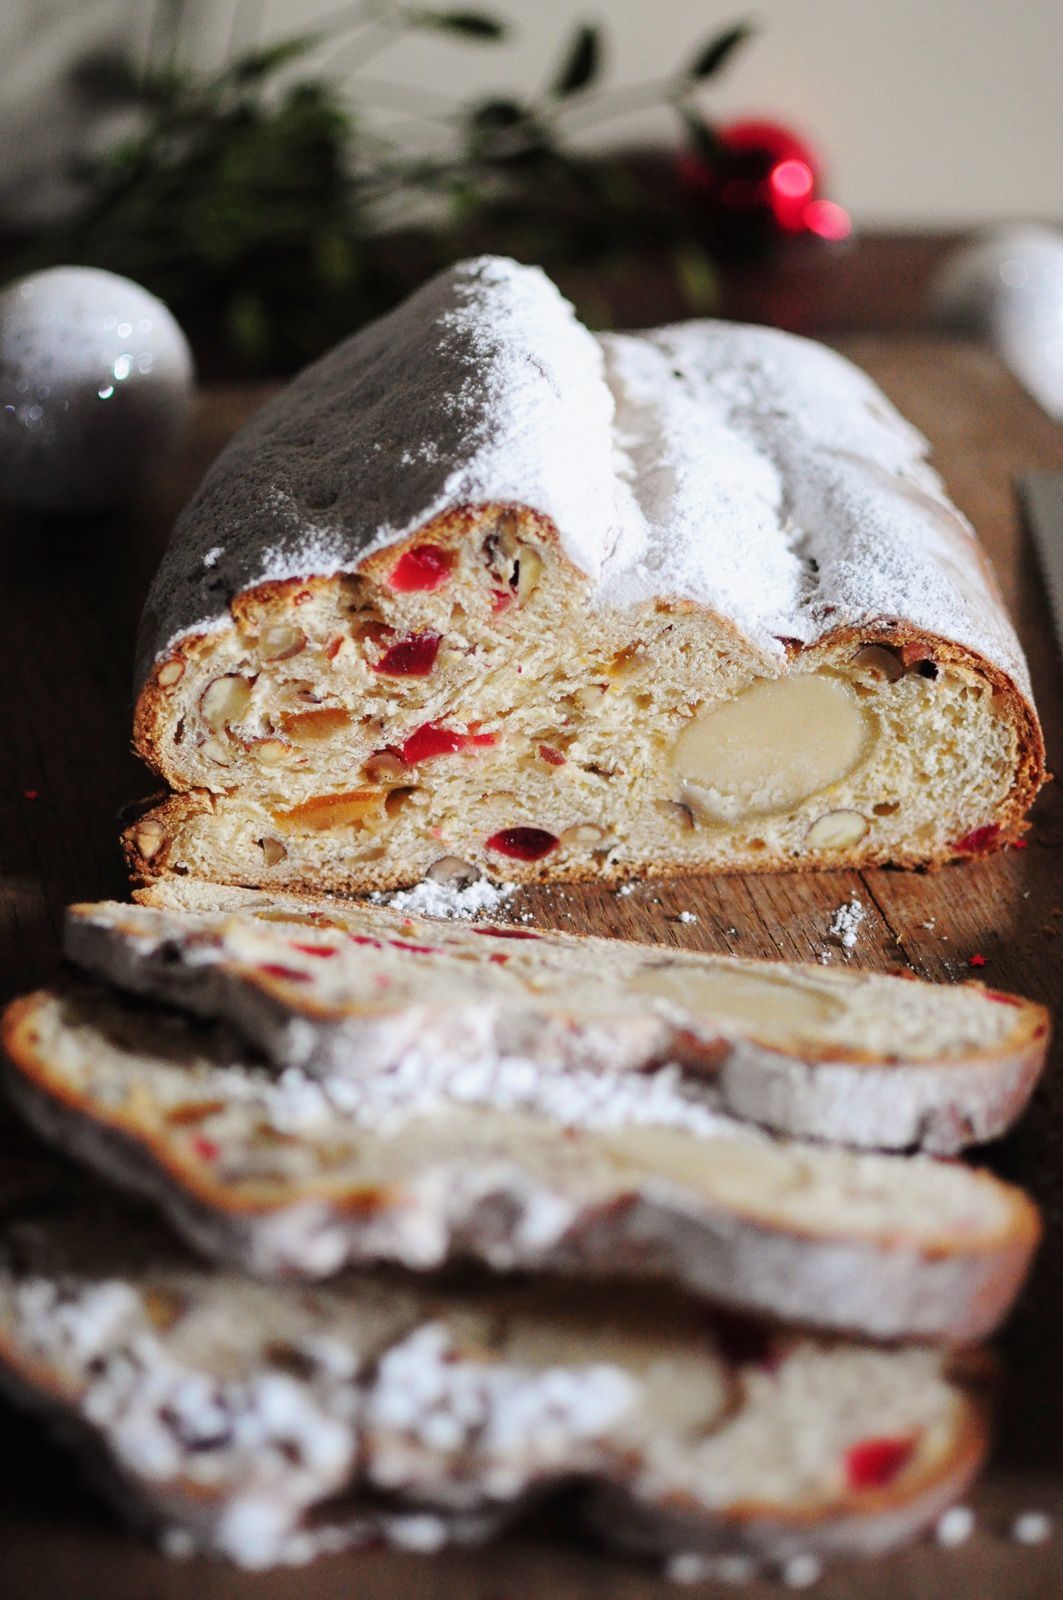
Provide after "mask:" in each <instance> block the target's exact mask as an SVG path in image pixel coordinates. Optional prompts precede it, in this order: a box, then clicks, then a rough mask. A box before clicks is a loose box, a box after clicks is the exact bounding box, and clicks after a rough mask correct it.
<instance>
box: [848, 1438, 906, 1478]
mask: <svg viewBox="0 0 1063 1600" xmlns="http://www.w3.org/2000/svg"><path fill="white" fill-rule="evenodd" d="M914 1450H915V1441H914V1439H862V1440H861V1441H860V1443H859V1444H854V1445H853V1447H852V1449H851V1450H848V1451H847V1452H846V1455H845V1476H846V1479H847V1480H848V1483H849V1487H850V1489H885V1488H886V1487H887V1486H888V1485H889V1484H891V1483H892V1482H893V1480H894V1478H897V1477H899V1476H900V1474H901V1473H902V1472H903V1471H904V1469H905V1467H906V1466H907V1465H908V1463H909V1461H910V1460H911V1459H912V1452H913V1451H914Z"/></svg>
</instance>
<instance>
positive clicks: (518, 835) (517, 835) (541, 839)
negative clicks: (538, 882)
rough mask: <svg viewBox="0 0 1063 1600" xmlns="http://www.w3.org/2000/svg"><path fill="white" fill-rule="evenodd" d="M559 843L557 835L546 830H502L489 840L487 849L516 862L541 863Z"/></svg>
mask: <svg viewBox="0 0 1063 1600" xmlns="http://www.w3.org/2000/svg"><path fill="white" fill-rule="evenodd" d="M558 843H559V840H558V839H557V837H556V835H554V834H552V833H547V831H546V829H545V828H501V829H500V830H499V832H498V833H493V834H492V835H491V837H490V839H488V841H487V848H488V850H495V851H497V852H498V854H499V855H500V856H511V857H512V858H513V860H514V861H541V860H542V858H543V856H548V855H549V854H550V852H551V850H556V849H557V846H558Z"/></svg>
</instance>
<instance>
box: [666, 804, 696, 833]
mask: <svg viewBox="0 0 1063 1600" xmlns="http://www.w3.org/2000/svg"><path fill="white" fill-rule="evenodd" d="M658 804H659V806H660V810H661V813H662V815H663V816H665V817H667V818H668V821H669V822H674V823H675V825H676V827H677V828H681V829H682V830H683V832H684V833H689V832H690V830H691V828H692V827H693V826H694V813H693V812H692V811H691V809H690V807H689V806H685V805H683V803H682V801H680V800H661V801H659V802H658Z"/></svg>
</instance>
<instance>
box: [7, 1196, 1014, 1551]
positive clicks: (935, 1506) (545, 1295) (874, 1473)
mask: <svg viewBox="0 0 1063 1600" xmlns="http://www.w3.org/2000/svg"><path fill="white" fill-rule="evenodd" d="M984 1378H985V1368H984V1364H983V1363H982V1362H981V1361H980V1360H979V1358H978V1357H977V1355H974V1354H969V1355H963V1354H956V1353H947V1352H943V1351H940V1350H935V1349H930V1348H896V1349H881V1348H874V1347H869V1346H867V1345H861V1344H854V1343H847V1342H842V1341H837V1340H827V1339H822V1338H816V1337H813V1336H810V1335H807V1334H804V1333H800V1332H794V1331H785V1332H784V1331H770V1330H765V1329H760V1328H758V1327H756V1326H755V1325H754V1326H748V1327H747V1326H745V1325H743V1324H738V1325H736V1324H734V1323H732V1322H729V1321H727V1320H715V1319H713V1318H710V1317H708V1316H707V1315H706V1314H705V1313H704V1311H701V1310H699V1309H697V1308H691V1307H690V1306H689V1305H688V1304H686V1303H684V1302H681V1301H679V1300H676V1301H675V1302H674V1303H673V1302H671V1301H669V1300H667V1298H665V1299H662V1297H661V1294H660V1293H659V1292H654V1293H653V1294H645V1295H643V1294H639V1293H637V1292H636V1291H634V1290H633V1289H631V1288H628V1289H626V1290H625V1291H624V1292H623V1294H622V1295H618V1294H609V1293H604V1292H602V1291H601V1290H597V1291H593V1292H592V1291H589V1290H586V1289H581V1288H576V1287H574V1286H572V1285H568V1286H566V1287H565V1288H564V1290H563V1291H562V1292H558V1291H557V1290H555V1289H553V1288H551V1287H550V1286H549V1285H534V1286H528V1287H525V1288H523V1289H513V1290H509V1291H505V1292H499V1291H497V1290H483V1289H479V1290H478V1289H476V1288H475V1287H470V1288H468V1289H466V1290H465V1291H464V1292H463V1293H461V1294H460V1295H459V1294H455V1293H453V1292H447V1291H444V1290H442V1289H437V1288H432V1287H426V1286H422V1285H416V1284H414V1285H411V1284H410V1283H409V1282H406V1283H397V1282H395V1281H394V1280H388V1279H372V1278H369V1277H368V1276H364V1275H363V1276H360V1277H357V1276H353V1275H348V1276H347V1277H345V1278H343V1279H341V1280H337V1282H336V1283H335V1284H334V1285H329V1286H327V1287H319V1288H315V1289H312V1290H310V1289H306V1288H301V1289H296V1288H283V1287H280V1286H266V1285H262V1284H257V1283H255V1282H253V1281H251V1280H248V1279H246V1278H243V1277H240V1276H238V1275H236V1274H234V1273H230V1272H221V1271H217V1270H210V1269H208V1268H205V1267H202V1266H200V1265H198V1264H197V1263H196V1262H195V1261H194V1260H193V1259H191V1258H190V1257H188V1256H187V1255H185V1254H184V1253H183V1251H182V1250H181V1249H180V1248H179V1247H178V1246H177V1245H176V1244H175V1243H173V1242H172V1241H171V1240H170V1239H169V1237H168V1236H167V1235H166V1234H165V1233H164V1232H163V1231H162V1230H161V1229H159V1228H157V1227H155V1226H154V1225H153V1224H152V1223H151V1221H150V1220H149V1219H147V1218H145V1217H144V1215H143V1214H142V1213H140V1212H139V1211H137V1210H134V1209H132V1208H131V1207H129V1206H128V1205H125V1204H122V1203H121V1202H119V1201H116V1200H115V1199H113V1198H112V1197H109V1196H107V1195H105V1194H100V1193H97V1192H95V1191H93V1190H87V1191H86V1190H82V1189H81V1188H80V1187H79V1186H78V1185H75V1184H72V1182H71V1179H70V1176H69V1175H68V1174H67V1173H65V1172H63V1173H56V1174H52V1175H51V1179H50V1182H49V1181H48V1180H47V1179H45V1178H43V1177H42V1173H41V1171H40V1169H39V1168H38V1169H37V1170H36V1172H35V1173H34V1175H33V1177H32V1179H29V1178H27V1180H26V1182H25V1183H23V1184H22V1185H21V1186H20V1185H19V1184H18V1182H17V1181H15V1180H13V1179H12V1178H11V1176H10V1174H9V1175H8V1182H7V1185H6V1193H5V1194H4V1195H3V1196H2V1198H0V1380H2V1381H3V1382H4V1383H5V1385H6V1387H7V1388H8V1389H9V1391H10V1392H11V1393H12V1394H13V1395H14V1397H15V1398H16V1399H18V1400H19V1401H21V1402H23V1403H25V1404H27V1405H30V1406H32V1407H34V1408H35V1409H37V1410H38V1411H41V1412H43V1413H44V1415H45V1416H46V1417H48V1418H49V1419H50V1420H52V1421H53V1423H54V1424H55V1425H56V1427H57V1429H59V1430H60V1431H61V1433H62V1435H63V1437H64V1438H65V1439H66V1440H67V1441H69V1442H70V1443H73V1444H76V1445H79V1446H80V1447H81V1449H82V1451H83V1453H84V1454H85V1455H86V1457H87V1458H88V1459H89V1460H90V1461H91V1463H92V1464H93V1466H94V1468H95V1470H96V1472H97V1475H100V1474H101V1471H102V1473H103V1474H105V1477H106V1482H107V1484H108V1486H109V1487H110V1489H111V1491H112V1493H113V1494H114V1495H115V1497H116V1498H117V1499H118V1501H119V1502H120V1504H121V1505H122V1506H123V1507H124V1508H125V1509H126V1510H127V1512H129V1513H130V1514H131V1515H133V1516H134V1517H135V1518H136V1519H137V1520H138V1521H139V1522H141V1523H142V1524H145V1523H146V1524H148V1525H149V1526H153V1527H154V1528H156V1529H157V1530H160V1531H162V1532H163V1533H164V1541H165V1542H166V1543H167V1544H168V1545H169V1546H170V1547H171V1548H173V1549H175V1550H182V1551H185V1552H190V1551H191V1550H195V1549H199V1550H205V1551H212V1552H216V1553H220V1554H222V1555H225V1556H228V1557H229V1558H231V1559H233V1560H235V1561H238V1562H241V1563H243V1564H245V1565H248V1566H253V1567H265V1566H269V1565H272V1564H274V1563H277V1562H281V1561H305V1560H307V1559H308V1558H309V1557H310V1556H312V1555H313V1554H314V1553H316V1552H317V1551H319V1550H336V1549H341V1548H343V1547H345V1546H347V1545H352V1544H358V1543H362V1542H365V1541H366V1540H368V1539H370V1538H379V1537H381V1536H383V1537H384V1538H386V1539H388V1540H390V1541H391V1542H393V1543H396V1544H398V1545H402V1546H406V1547H407V1548H412V1549H421V1550H426V1549H434V1548H436V1547H437V1546H438V1545H439V1544H440V1543H443V1542H445V1541H446V1540H447V1539H448V1538H464V1539H468V1538H471V1537H476V1536H482V1535H483V1534H484V1533H486V1532H489V1531H490V1530H491V1529H492V1528H493V1527H495V1526H497V1525H498V1524H499V1523H500V1522H502V1521H504V1520H506V1519H508V1518H510V1517H512V1516H513V1515H514V1514H516V1513H517V1512H519V1511H520V1510H521V1509H522V1508H523V1507H524V1506H526V1505H528V1504H529V1503H531V1502H533V1501H534V1500H535V1499H537V1498H540V1497H541V1496H542V1495H543V1494H544V1493H545V1492H547V1491H549V1490H550V1489H551V1488H553V1487H555V1486H556V1487H559V1488H564V1489H565V1490H566V1495H565V1501H566V1504H568V1505H572V1506H576V1505H578V1503H579V1501H578V1498H577V1496H576V1495H575V1493H574V1492H573V1491H574V1489H575V1488H576V1487H577V1486H579V1485H591V1486H593V1485H598V1486H599V1487H600V1488H601V1489H603V1490H605V1491H607V1492H608V1494H609V1496H610V1498H611V1501H612V1505H611V1514H610V1515H609V1516H608V1517H607V1518H604V1519H603V1522H604V1525H605V1526H606V1527H607V1529H609V1530H610V1531H611V1532H612V1533H613V1535H614V1537H616V1536H619V1537H620V1538H622V1539H629V1538H631V1537H633V1536H635V1535H637V1538H638V1541H639V1544H640V1547H641V1548H642V1549H644V1550H654V1551H658V1552H661V1553H664V1552H667V1551H668V1550H670V1549H675V1548H677V1547H678V1548H680V1549H682V1550H684V1551H692V1550H696V1551H702V1552H706V1553H711V1552H717V1553H718V1552H734V1551H745V1552H750V1553H752V1554H753V1555H754V1556H756V1557H758V1558H760V1559H762V1560H766V1561H775V1560H784V1559H786V1558H788V1557H790V1556H792V1555H794V1554H798V1553H805V1552H823V1553H833V1552H840V1551H849V1552H855V1551H861V1552H869V1551H874V1550H878V1549H882V1548H885V1547H887V1546H890V1545H893V1544H896V1543H897V1542H899V1541H900V1540H901V1539H903V1538H905V1537H910V1536H912V1535H913V1534H915V1533H916V1532H918V1531H919V1529H920V1528H922V1527H924V1526H926V1525H927V1524H928V1523H929V1522H930V1521H932V1519H933V1518H934V1517H935V1516H937V1515H938V1514H939V1513H940V1512H941V1510H942V1509H943V1508H944V1507H945V1506H946V1505H948V1503H949V1502H950V1501H951V1500H952V1499H954V1498H955V1497H957V1496H958V1495H959V1494H961V1493H962V1492H963V1491H964V1489H965V1488H966V1486H967V1485H968V1483H969V1482H970V1480H971V1479H972V1477H973V1476H974V1474H975V1472H976V1471H977V1468H978V1466H979V1464H980V1461H981V1459H982V1457H983V1455H984V1451H985V1443H986V1407H985V1404H984V1400H983V1397H982V1389H983V1387H984Z"/></svg>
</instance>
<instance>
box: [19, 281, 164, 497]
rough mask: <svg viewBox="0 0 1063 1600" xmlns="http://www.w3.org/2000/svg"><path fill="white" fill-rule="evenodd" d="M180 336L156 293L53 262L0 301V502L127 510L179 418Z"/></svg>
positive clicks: (160, 462) (155, 465)
mask: <svg viewBox="0 0 1063 1600" xmlns="http://www.w3.org/2000/svg"><path fill="white" fill-rule="evenodd" d="M192 381H193V368H192V356H191V353H190V351H189V348H188V341H187V339H186V338H185V336H184V334H183V333H182V332H181V329H180V328H179V327H178V325H177V322H176V321H175V320H174V318H173V316H172V315H171V314H170V312H169V311H168V310H167V309H166V307H165V306H164V305H163V303H162V301H161V300H159V299H157V298H156V296H155V295H153V294H149V293H148V291H147V290H146V289H142V288H141V287H140V285H139V284H136V283H132V282H131V281H130V280H129V279H128V278H121V277H119V276H118V275H117V274H116V273H113V272H103V271H100V270H99V269H98V268H96V267H51V268H49V269H48V270H47V271H45V272H34V273H31V274H30V275H29V276H28V277H26V278H20V279H19V280H18V281H17V282H15V283H13V284H11V285H10V286H9V287H8V288H7V289H6V290H5V291H4V293H3V294H2V295H0V495H2V496H3V497H4V499H6V500H8V501H10V502H11V503H12V504H14V505H19V506H25V507H27V508H29V509H32V510H36V511H64V512H78V511H100V510H106V509H113V508H114V507H117V506H120V505H123V504H125V503H126V502H127V501H128V500H129V499H131V498H132V496H133V495H134V494H135V493H136V492H137V490H138V488H139V487H140V485H141V483H142V482H143V480H144V478H145V477H146V476H147V475H148V474H150V473H154V472H156V471H157V470H158V469H159V467H160V466H161V465H163V464H164V462H165V460H166V458H167V457H168V456H169V455H170V453H171V452H172V450H173V448H174V445H175V444H176V443H177V440H178V437H179V435H180V432H181V428H182V426H183V424H184V422H185V419H186V417H187V414H188V409H189V404H190V400H191V394H192Z"/></svg>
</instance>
